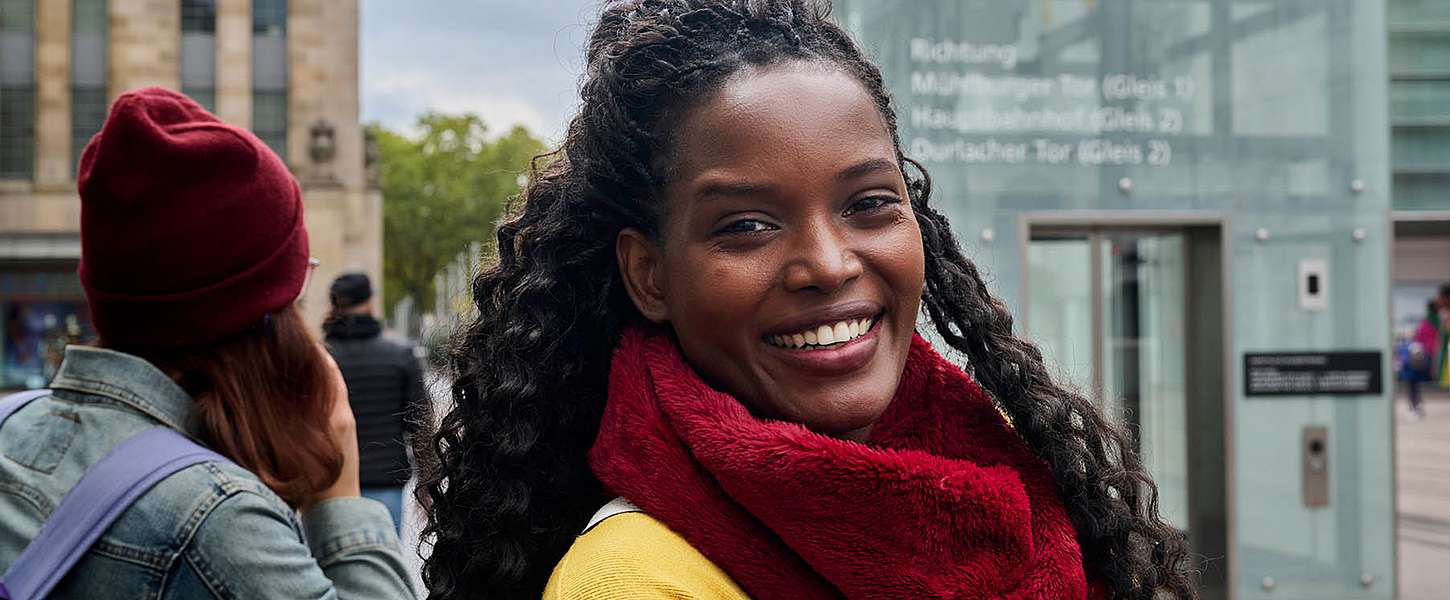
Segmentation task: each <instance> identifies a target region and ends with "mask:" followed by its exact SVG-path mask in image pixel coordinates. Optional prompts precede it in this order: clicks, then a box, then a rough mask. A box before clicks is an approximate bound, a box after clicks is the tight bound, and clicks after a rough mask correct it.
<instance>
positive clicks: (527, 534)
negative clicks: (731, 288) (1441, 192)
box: [420, 0, 1196, 599]
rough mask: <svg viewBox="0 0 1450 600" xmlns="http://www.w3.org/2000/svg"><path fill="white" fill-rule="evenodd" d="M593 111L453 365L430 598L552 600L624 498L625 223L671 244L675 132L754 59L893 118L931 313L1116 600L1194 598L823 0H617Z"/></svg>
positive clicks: (1143, 508)
mask: <svg viewBox="0 0 1450 600" xmlns="http://www.w3.org/2000/svg"><path fill="white" fill-rule="evenodd" d="M586 59H587V66H586V73H585V77H584V81H583V84H582V87H581V96H582V107H581V110H580V112H579V114H578V115H577V116H576V117H574V119H573V120H572V121H571V122H570V124H569V128H568V132H567V136H566V138H565V140H564V142H563V145H562V147H561V148H559V149H558V150H556V151H555V152H553V153H551V154H547V155H544V156H542V157H540V158H538V159H536V160H535V162H534V166H533V172H532V177H531V179H530V181H529V185H528V188H527V190H526V191H525V192H524V202H523V205H522V208H521V210H520V211H518V212H517V213H516V215H515V216H513V217H512V218H511V219H509V220H508V221H506V222H505V223H503V224H501V225H500V226H499V228H498V233H497V250H498V260H497V263H496V264H493V265H492V266H490V267H488V268H486V269H485V270H484V271H483V272H481V273H480V274H479V275H478V276H477V277H476V278H475V279H474V281H473V289H472V292H473V299H474V302H475V303H476V305H477V309H478V314H477V316H476V317H475V318H473V319H472V321H471V322H470V323H468V324H467V325H466V326H465V327H463V328H462V329H461V330H460V331H459V332H457V334H456V336H455V339H454V342H453V349H452V351H451V355H450V361H451V365H450V370H451V374H452V376H453V377H454V383H453V394H452V396H453V401H454V403H455V406H454V407H453V409H452V410H451V411H450V412H449V413H448V414H447V416H446V417H444V419H443V421H442V424H441V425H440V427H439V430H438V432H437V433H436V435H435V436H434V437H433V448H431V449H430V450H431V451H432V453H434V456H435V460H436V463H435V464H434V465H433V466H432V468H430V469H428V472H426V473H425V474H424V476H423V485H422V486H421V492H420V493H421V494H424V495H426V496H427V498H426V499H425V503H424V504H425V505H428V504H431V508H430V510H429V524H428V526H427V529H426V531H425V532H424V536H425V538H426V539H431V541H432V544H433V552H432V555H431V557H430V558H429V559H428V561H427V564H426V566H425V568H424V578H425V581H426V583H427V585H428V588H429V590H430V595H429V597H430V598H434V599H453V598H465V597H467V598H477V597H490V598H495V597H496V598H537V597H539V595H540V593H541V592H542V590H543V587H544V585H545V583H546V582H547V581H548V578H549V576H550V573H551V571H552V569H553V568H554V565H555V564H556V563H557V562H558V560H559V559H560V558H561V557H562V556H563V554H564V552H565V551H566V550H567V549H568V548H569V545H570V544H571V543H572V542H573V541H574V538H575V534H577V533H578V532H579V530H580V528H581V527H582V526H583V525H584V523H585V522H586V521H587V520H588V518H589V516H590V515H591V514H592V513H593V512H594V511H595V510H596V509H597V508H598V507H599V506H600V505H601V504H602V503H604V502H605V501H607V500H608V497H607V496H606V492H605V491H604V490H603V489H602V487H601V485H600V483H599V481H598V480H597V479H596V478H595V476H594V474H593V473H592V472H591V471H590V469H589V465H588V464H587V463H586V454H587V452H588V450H589V448H590V446H591V444H592V443H593V441H594V437H595V434H596V432H597V431H598V428H599V420H600V415H601V413H602V411H603V409H604V404H605V398H606V384H607V380H608V372H609V360H610V352H611V350H612V349H613V348H614V345H615V343H616V341H617V339H618V337H619V334H620V332H621V329H622V328H623V327H625V326H626V325H628V324H630V323H632V322H637V321H641V320H642V319H643V317H642V316H641V315H640V314H639V313H638V312H637V310H636V309H635V307H634V305H633V304H632V303H631V302H630V300H629V297H628V296H627V295H626V293H625V290H624V287H623V285H622V283H621V277H620V273H619V269H618V267H617V264H616V259H615V251H614V247H615V238H616V236H617V235H618V233H619V232H620V231H621V230H623V229H625V228H636V229H638V230H640V231H643V232H645V233H646V234H647V235H651V236H657V234H658V231H659V221H660V219H661V218H662V214H663V211H662V202H663V199H662V198H661V197H660V190H661V188H662V186H663V183H664V181H665V178H666V177H667V176H668V174H669V172H668V168H669V164H670V157H671V150H672V141H673V140H672V137H671V136H672V135H673V134H674V131H673V130H672V127H673V126H674V125H675V124H676V123H678V122H679V121H680V118H679V117H680V115H682V114H683V113H684V111H687V110H689V109H691V108H692V107H693V106H694V105H695V104H696V103H697V102H698V101H699V99H701V98H704V97H706V96H708V94H709V92H710V91H712V90H713V89H715V88H718V87H719V86H720V85H721V84H722V83H723V81H724V80H725V79H726V78H728V77H729V76H731V75H732V74H734V73H736V72H738V71H740V70H741V69H744V68H749V67H764V66H769V65H773V64H779V63H785V62H788V61H813V62H821V63H830V64H833V65H835V66H837V67H838V68H840V69H843V70H844V71H845V72H847V73H849V74H850V75H852V76H854V77H855V78H857V79H858V80H859V81H860V83H861V84H862V85H863V86H864V87H865V89H866V90H867V91H868V92H869V93H870V95H871V96H872V97H873V98H874V99H875V101H876V105H877V107H878V108H879V109H880V112H881V115H882V117H883V118H885V120H886V123H887V125H888V128H889V130H890V131H891V132H892V137H893V141H894V142H895V143H896V147H897V156H898V158H899V160H900V161H901V166H902V170H903V172H906V173H909V175H908V177H907V181H908V189H909V194H910V197H911V203H912V207H913V209H914V211H915V213H916V218H917V221H918V223H919V225H920V227H921V233H922V241H923V244H924V249H925V257H926V265H925V266H926V290H925V294H924V296H923V298H922V302H923V306H924V307H925V313H926V315H927V317H928V318H929V319H930V321H931V323H932V325H933V326H934V328H935V329H936V331H937V333H938V334H939V335H940V336H941V338H942V339H943V340H945V342H946V343H947V344H949V345H950V346H951V347H952V348H954V349H955V350H957V351H959V352H960V353H961V354H963V355H964V356H965V358H966V359H967V360H968V361H969V365H968V369H969V371H970V372H971V374H972V375H973V376H974V377H975V378H976V379H977V380H978V381H979V382H980V383H981V384H982V385H983V386H984V387H985V388H986V389H987V390H988V391H989V392H990V393H992V394H993V395H994V396H995V398H996V400H997V401H998V402H999V403H1000V405H1001V406H1002V408H1003V409H1004V410H1005V411H1006V412H1007V413H1008V414H1009V415H1010V416H1011V418H1012V420H1013V422H1014V424H1015V425H1016V428H1017V430H1018V431H1019V432H1020V433H1021V435H1022V436H1023V437H1024V438H1025V439H1026V440H1027V442H1028V443H1029V444H1030V446H1031V447H1032V448H1033V449H1034V451H1035V452H1037V453H1038V454H1039V455H1040V456H1041V457H1042V458H1043V459H1044V460H1045V461H1046V462H1047V463H1048V464H1049V465H1050V466H1051V469H1052V472H1053V475H1054V477H1055V478H1056V481H1057V484H1058V486H1059V487H1060V488H1061V490H1062V494H1063V497H1064V499H1065V501H1066V503H1067V506H1068V510H1069V512H1070V514H1071V516H1072V520H1073V523H1074V524H1075V525H1076V527H1077V532H1078V540H1079V542H1080V543H1081V546H1082V551H1083V560H1084V563H1085V567H1086V568H1087V570H1088V572H1089V573H1090V574H1092V575H1094V576H1097V577H1100V578H1102V580H1104V581H1105V582H1107V584H1108V586H1109V588H1110V589H1111V590H1112V592H1113V596H1114V597H1115V598H1132V599H1140V598H1141V599H1147V598H1151V597H1153V596H1154V594H1155V593H1160V592H1164V593H1167V594H1169V595H1170V596H1172V597H1176V598H1193V597H1195V595H1196V594H1195V592H1194V590H1193V583H1192V579H1191V576H1190V575H1189V574H1188V573H1187V568H1188V567H1189V565H1188V564H1187V562H1188V559H1187V552H1186V549H1185V544H1184V542H1183V540H1182V537H1181V535H1180V534H1179V533H1178V532H1177V531H1176V530H1175V529H1173V528H1172V527H1171V526H1169V525H1167V524H1165V523H1164V522H1163V520H1162V519H1161V518H1160V517H1159V514H1158V506H1157V489H1156V487H1155V486H1154V484H1153V482H1152V481H1151V480H1150V479H1149V477H1148V475H1147V474H1146V473H1145V472H1144V471H1143V468H1142V466H1141V464H1140V463H1139V460H1138V457H1137V456H1136V455H1135V453H1134V452H1133V450H1132V449H1131V447H1130V445H1129V441H1128V438H1127V437H1125V434H1124V433H1123V432H1122V431H1121V430H1120V429H1119V428H1117V427H1116V426H1115V425H1113V424H1112V423H1111V422H1109V421H1108V420H1107V419H1106V418H1105V417H1104V416H1103V414H1102V412H1101V411H1099V409H1098V408H1097V407H1096V406H1095V405H1094V404H1093V403H1092V402H1091V401H1089V400H1088V399H1087V398H1084V397H1083V396H1082V395H1080V394H1079V393H1077V392H1075V391H1073V390H1072V389H1069V388H1067V387H1063V386H1061V385H1058V384H1057V383H1055V382H1054V381H1053V379H1052V377H1050V376H1049V374H1048V371H1047V370H1046V369H1045V368H1044V366H1043V361H1042V355H1041V353H1039V351H1038V350H1037V348H1036V347H1035V346H1033V344H1032V343H1031V342H1028V341H1026V340H1024V339H1021V338H1018V337H1016V336H1014V335H1013V334H1012V316H1011V315H1010V314H1008V312H1007V308H1006V306H1005V305H1004V304H1003V303H1002V302H1001V301H1000V300H998V299H997V298H995V297H994V296H993V295H992V294H991V293H990V292H989V291H988V290H987V286H986V285H985V284H984V283H983V281H982V277H981V275H980V274H979V272H978V270H977V267H976V266H975V265H974V264H973V263H972V262H971V261H969V260H967V258H966V257H964V256H963V255H962V252H961V250H960V248H959V247H958V244H957V241H956V239H955V238H954V237H953V236H952V233H951V227H950V226H949V225H948V223H947V220H946V218H945V217H944V216H942V214H941V213H938V212H937V211H935V210H933V209H932V208H931V207H930V206H928V204H927V199H928V198H929V197H930V195H931V184H930V180H929V179H928V178H927V176H926V173H925V172H924V171H923V170H921V167H920V165H918V164H917V163H915V162H914V161H912V160H910V159H909V158H907V157H906V156H905V155H903V154H902V153H901V150H900V141H899V139H896V138H897V137H898V136H897V133H896V116H895V112H894V110H893V108H892V105H891V99H890V97H889V95H888V93H887V91H886V89H885V86H884V85H883V84H882V79H881V73H880V70H879V69H878V68H877V67H876V66H875V65H873V64H872V63H871V62H870V61H869V60H868V59H867V58H866V57H865V56H864V55H863V54H862V52H861V50H860V48H858V47H857V46H856V44H855V43H854V42H853V41H852V39H851V38H850V36H849V35H848V34H847V33H846V32H845V31H844V30H843V29H842V28H841V27H839V26H838V25H836V24H835V23H834V22H832V21H831V20H830V19H829V7H828V6H827V5H825V4H824V3H817V2H812V1H811V0H622V1H621V0H615V1H610V2H606V3H605V6H604V9H603V13H602V15H601V16H600V19H599V23H598V26H597V27H596V28H595V29H594V32H593V34H592V36H591V37H590V40H589V45H588V49H587V53H586Z"/></svg>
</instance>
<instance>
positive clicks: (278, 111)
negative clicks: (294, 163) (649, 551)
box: [252, 92, 287, 161]
mask: <svg viewBox="0 0 1450 600" xmlns="http://www.w3.org/2000/svg"><path fill="white" fill-rule="evenodd" d="M252 132H253V133H256V134H257V137H259V138H262V141H263V142H266V143H267V146H268V147H270V148H272V151H273V152H276V153H277V156H280V157H282V160H284V161H285V160H287V93H286V92H255V93H253V94H252Z"/></svg>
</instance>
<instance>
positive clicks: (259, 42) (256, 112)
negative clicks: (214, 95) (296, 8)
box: [252, 0, 288, 161]
mask: <svg viewBox="0 0 1450 600" xmlns="http://www.w3.org/2000/svg"><path fill="white" fill-rule="evenodd" d="M287 121H288V108H287V0H252V131H253V132H255V133H256V134H257V137H259V138H262V141H264V142H266V143H267V145H268V146H269V147H271V148H272V151H273V152H276V153H277V155H278V156H280V157H282V160H284V161H285V160H287V125H288V122H287Z"/></svg>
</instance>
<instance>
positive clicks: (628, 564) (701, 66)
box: [425, 0, 1195, 600]
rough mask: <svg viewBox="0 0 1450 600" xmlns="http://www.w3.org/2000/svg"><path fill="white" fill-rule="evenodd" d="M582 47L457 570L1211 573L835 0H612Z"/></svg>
mask: <svg viewBox="0 0 1450 600" xmlns="http://www.w3.org/2000/svg"><path fill="white" fill-rule="evenodd" d="M585 60H586V65H585V67H584V72H585V73H586V75H585V80H584V81H583V83H582V85H581V86H580V89H581V93H582V98H581V102H580V112H579V115H578V116H577V117H575V119H574V120H573V122H572V123H571V125H570V127H569V128H568V130H567V131H568V133H567V135H566V137H565V139H564V140H563V142H562V147H561V148H560V149H559V151H558V152H557V154H555V155H553V157H552V159H551V160H547V161H539V162H537V163H536V164H537V165H539V166H538V169H537V170H536V171H535V172H534V173H532V175H531V176H530V177H529V185H528V189H527V190H526V191H525V194H524V195H525V198H524V201H523V202H522V203H521V206H522V209H521V211H519V212H518V213H517V214H515V215H514V216H513V218H512V219H510V220H509V221H507V222H506V223H503V224H501V225H500V226H499V227H498V231H497V241H498V243H497V249H498V252H499V257H498V261H497V262H496V263H495V264H494V265H493V266H492V267H490V268H488V269H486V270H484V271H483V272H481V273H480V274H479V275H478V276H477V277H476V278H475V279H474V281H473V286H472V292H473V301H474V303H475V308H476V311H474V312H473V315H474V317H473V320H472V322H471V323H469V324H468V325H467V326H466V327H465V328H464V329H462V330H461V331H460V332H459V335H458V337H457V339H456V342H455V344H454V351H453V354H452V357H451V360H452V365H451V367H452V368H451V369H450V372H452V373H453V374H455V375H456V378H455V380H454V382H453V398H454V400H455V408H454V409H453V410H452V411H451V412H450V413H449V414H448V415H447V416H446V417H444V419H443V422H442V425H441V431H440V432H439V439H440V440H441V441H442V442H443V443H441V444H439V446H440V448H441V454H442V455H443V456H442V457H441V460H439V461H438V463H439V465H440V468H439V469H438V471H437V473H436V474H434V475H430V478H429V480H428V482H427V485H426V486H425V487H427V488H428V489H430V490H431V491H432V497H433V507H432V511H431V513H430V517H431V521H430V525H429V527H430V529H429V532H430V533H431V534H432V536H431V537H433V538H434V539H435V544H434V546H433V553H432V556H431V557H430V558H429V559H428V563H427V565H426V567H425V574H426V576H427V578H428V581H429V585H430V588H431V589H430V593H431V594H432V597H433V598H435V599H437V600H443V599H454V598H471V597H475V596H476V595H477V593H478V590H480V589H487V590H489V593H490V594H491V595H492V596H493V597H497V598H538V597H539V596H540V594H541V593H544V594H545V595H546V596H547V597H548V598H551V599H561V600H564V599H570V600H572V599H579V600H583V599H590V598H664V597H671V598H712V599H727V598H747V597H753V598H762V599H778V598H791V599H811V598H867V599H869V598H882V599H886V598H889V599H897V598H941V597H954V598H962V597H973V598H1017V599H1022V600H1029V599H1034V600H1083V599H1086V598H1109V597H1113V598H1150V597H1153V598H1169V597H1171V598H1176V599H1185V598H1192V597H1194V595H1195V594H1194V590H1193V581H1192V579H1191V575H1189V574H1188V573H1187V569H1188V568H1189V567H1190V564H1189V562H1188V558H1187V550H1186V546H1185V543H1184V540H1183V537H1182V534H1181V533H1180V532H1179V531H1177V530H1175V529H1174V528H1173V527H1172V525H1170V524H1168V523H1167V522H1165V521H1164V520H1163V518H1162V517H1161V516H1160V513H1159V512H1158V508H1157V503H1156V502H1155V501H1154V500H1153V498H1155V497H1156V493H1157V492H1156V488H1155V486H1154V484H1153V482H1152V480H1151V478H1150V477H1149V476H1148V474H1147V472H1146V471H1145V470H1144V468H1143V465H1142V463H1141V462H1140V460H1139V458H1138V457H1137V455H1136V454H1135V452H1134V450H1133V449H1134V447H1135V444H1134V443H1133V441H1132V438H1131V437H1129V436H1128V435H1127V434H1126V433H1125V432H1124V431H1123V430H1122V429H1120V428H1119V427H1118V426H1117V425H1115V424H1114V423H1113V421H1111V420H1110V419H1109V418H1108V417H1107V416H1106V415H1104V413H1103V411H1102V409H1101V408H1100V407H1099V405H1097V404H1095V403H1094V402H1093V401H1092V400H1090V399H1089V398H1087V397H1085V396H1083V395H1081V394H1080V393H1078V392H1075V391H1074V390H1073V389H1071V388H1070V387H1068V386H1064V385H1061V384H1060V383H1058V382H1057V381H1055V380H1054V378H1053V376H1052V375H1051V372H1050V370H1049V369H1047V368H1046V366H1045V365H1044V364H1043V360H1042V357H1041V354H1040V353H1039V352H1038V351H1037V350H1036V349H1035V347H1034V346H1033V345H1032V344H1031V343H1030V342H1029V341H1027V340H1024V339H1022V338H1019V337H1016V336H1015V334H1014V333H1013V327H1012V316H1011V315H1010V314H1008V313H1007V310H1006V308H1005V305H1004V304H1003V303H1002V302H1001V301H1000V300H999V299H997V298H995V297H994V296H993V295H992V294H991V292H990V291H989V289H988V287H987V284H986V282H985V280H984V278H983V277H982V276H981V274H980V273H979V272H978V270H977V267H976V265H975V264H973V263H972V261H971V260H969V259H968V258H967V257H966V256H964V255H963V254H962V251H961V249H960V245H959V244H958V242H957V240H956V239H954V238H953V234H952V227H951V224H950V223H948V222H947V220H946V219H945V217H943V216H942V215H941V213H939V212H937V211H936V210H935V209H934V208H932V207H931V205H930V204H929V203H928V199H929V195H930V187H931V186H930V184H929V183H928V180H927V178H926V176H925V175H924V174H923V173H922V172H921V171H920V165H919V164H917V163H915V162H913V161H911V160H909V159H908V158H906V157H905V156H904V155H903V154H902V150H903V148H902V146H901V143H900V139H899V137H898V135H897V130H896V125H895V123H896V120H895V113H894V112H893V109H892V105H891V102H890V99H889V96H888V94H887V91H886V88H885V86H884V83H883V81H882V79H881V72H880V70H879V69H878V68H877V67H876V66H875V65H874V64H872V63H871V62H870V60H869V59H868V58H867V56H866V54H865V52H864V51H863V49H862V48H861V47H859V46H857V45H856V43H855V42H854V41H853V40H852V39H851V36H850V35H849V34H848V33H847V32H846V31H845V30H843V29H842V28H841V26H840V25H839V24H838V23H837V21H835V20H832V19H831V18H829V17H828V16H827V14H826V10H825V8H824V4H823V3H818V2H812V1H809V0H625V1H612V2H607V3H605V8H604V9H603V13H602V15H601V17H600V20H599V23H598V25H597V27H596V28H595V29H594V31H593V33H592V34H591V36H590V39H589V43H588V51H587V54H586V59H585ZM923 315H926V316H927V317H929V318H930V321H929V322H930V323H931V326H930V327H931V335H934V336H936V337H937V339H939V340H941V341H942V344H943V345H945V346H947V347H950V348H951V349H952V350H953V351H955V352H956V353H958V354H957V355H958V356H961V357H962V358H963V359H964V360H966V361H967V362H968V363H969V364H970V365H971V369H970V374H969V373H968V372H966V371H964V370H963V369H962V368H961V367H959V366H957V365H956V364H954V363H953V362H952V361H951V360H949V359H948V358H947V357H945V356H943V355H942V354H940V353H938V352H937V350H936V349H935V348H933V346H932V344H930V343H929V342H928V341H927V340H926V338H925V337H923V336H922V335H918V333H917V330H916V328H917V325H918V324H919V323H923Z"/></svg>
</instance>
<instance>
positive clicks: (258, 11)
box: [252, 0, 287, 36]
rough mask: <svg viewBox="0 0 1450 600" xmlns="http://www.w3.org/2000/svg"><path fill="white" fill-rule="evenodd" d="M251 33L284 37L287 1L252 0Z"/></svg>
mask: <svg viewBox="0 0 1450 600" xmlns="http://www.w3.org/2000/svg"><path fill="white" fill-rule="evenodd" d="M252 33H253V34H254V35H258V36H261V35H274V36H282V35H286V33H287V0H252Z"/></svg>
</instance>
